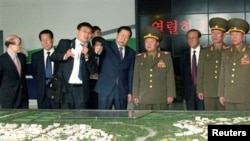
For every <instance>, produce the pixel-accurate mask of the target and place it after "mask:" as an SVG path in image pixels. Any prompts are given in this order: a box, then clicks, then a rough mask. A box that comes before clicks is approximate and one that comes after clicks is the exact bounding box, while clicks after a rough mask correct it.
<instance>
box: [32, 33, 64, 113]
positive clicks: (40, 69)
mask: <svg viewBox="0 0 250 141" xmlns="http://www.w3.org/2000/svg"><path fill="white" fill-rule="evenodd" d="M39 40H40V42H41V45H42V47H43V49H42V50H40V51H38V52H36V53H34V54H33V55H32V59H31V67H32V68H31V69H32V76H33V79H34V81H35V85H36V92H37V105H38V109H60V103H59V101H56V100H55V97H54V96H50V95H49V94H48V93H49V82H50V81H51V79H52V75H53V74H56V72H57V70H58V63H54V62H51V61H50V60H48V61H49V62H47V59H49V58H48V57H50V55H51V54H52V53H53V52H54V48H53V41H54V35H53V33H52V31H50V30H48V29H45V30H43V31H41V32H40V33H39ZM48 63H50V64H48ZM49 65H51V69H50V71H46V70H48V67H49ZM46 68H47V69H46Z"/></svg>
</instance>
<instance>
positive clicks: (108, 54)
mask: <svg viewBox="0 0 250 141" xmlns="http://www.w3.org/2000/svg"><path fill="white" fill-rule="evenodd" d="M101 60H102V63H101V70H100V74H99V78H98V80H97V84H96V87H95V91H96V92H97V93H99V95H98V96H99V97H106V96H108V95H109V94H110V93H111V91H112V90H113V88H114V86H115V85H116V80H117V76H118V77H119V79H118V80H119V82H118V87H119V90H120V93H119V94H120V96H121V97H127V94H132V86H133V71H134V61H135V51H134V50H133V49H131V48H130V47H128V46H126V49H125V55H124V58H123V60H121V59H120V54H119V50H118V47H117V44H116V41H107V42H106V43H105V44H104V51H103V55H102V58H101ZM100 94H101V95H100Z"/></svg>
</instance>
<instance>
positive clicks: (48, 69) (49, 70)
mask: <svg viewBox="0 0 250 141" xmlns="http://www.w3.org/2000/svg"><path fill="white" fill-rule="evenodd" d="M49 55H50V52H47V59H46V68H45V72H46V84H48V82H49V81H50V80H49V79H50V78H52V64H51V61H50V59H49Z"/></svg>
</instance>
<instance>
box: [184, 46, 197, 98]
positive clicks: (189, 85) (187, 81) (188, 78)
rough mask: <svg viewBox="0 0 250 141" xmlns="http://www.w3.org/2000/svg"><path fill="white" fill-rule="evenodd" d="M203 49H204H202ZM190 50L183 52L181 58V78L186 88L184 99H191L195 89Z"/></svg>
mask: <svg viewBox="0 0 250 141" xmlns="http://www.w3.org/2000/svg"><path fill="white" fill-rule="evenodd" d="M201 49H202V47H201ZM190 55H191V54H190V48H188V49H186V50H185V51H183V53H182V54H181V56H180V76H181V84H182V86H183V88H184V98H185V99H189V98H190V96H191V94H192V91H193V89H194V87H196V86H194V85H193V82H192V75H191V60H190V58H191V56H190Z"/></svg>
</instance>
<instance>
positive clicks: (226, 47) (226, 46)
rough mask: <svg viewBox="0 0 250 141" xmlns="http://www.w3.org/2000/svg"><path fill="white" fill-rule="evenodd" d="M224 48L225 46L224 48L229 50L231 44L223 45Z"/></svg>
mask: <svg viewBox="0 0 250 141" xmlns="http://www.w3.org/2000/svg"><path fill="white" fill-rule="evenodd" d="M222 48H223V50H227V49H230V48H231V46H230V45H225V46H223V47H222Z"/></svg>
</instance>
